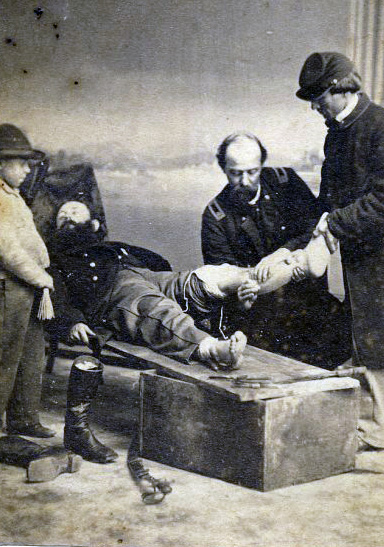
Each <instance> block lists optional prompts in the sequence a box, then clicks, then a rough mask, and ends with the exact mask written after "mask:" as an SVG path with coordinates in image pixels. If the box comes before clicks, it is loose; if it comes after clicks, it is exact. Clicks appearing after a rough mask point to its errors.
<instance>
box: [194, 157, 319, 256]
mask: <svg viewBox="0 0 384 547" xmlns="http://www.w3.org/2000/svg"><path fill="white" fill-rule="evenodd" d="M260 185H261V194H260V198H259V199H258V201H257V203H256V204H255V205H253V206H247V207H246V208H245V210H241V211H240V210H237V209H236V208H235V207H234V205H233V204H232V203H231V195H230V186H229V185H227V186H225V188H224V189H223V190H222V192H220V194H218V195H217V196H216V197H215V199H213V200H212V201H211V202H210V203H209V204H208V206H207V207H206V209H205V211H204V213H203V222H202V232H201V240H202V251H203V257H204V262H205V263H206V264H222V263H224V262H227V263H229V264H236V265H238V266H254V265H256V264H257V263H258V262H259V261H260V260H261V259H262V258H263V257H264V256H266V255H268V254H270V253H272V252H274V251H275V250H277V249H278V248H279V247H285V248H287V249H289V250H294V249H298V248H301V247H304V246H305V245H306V243H307V242H308V241H309V239H310V235H311V232H310V228H311V227H312V226H313V225H314V223H315V220H314V219H316V217H317V216H318V212H317V205H316V199H315V197H314V195H313V194H312V192H311V191H310V190H309V188H308V186H307V185H306V184H305V182H304V181H303V180H302V179H301V178H300V177H299V176H298V175H297V174H296V173H295V171H294V170H293V169H290V168H278V169H275V168H272V167H264V168H263V169H262V172H261V176H260Z"/></svg>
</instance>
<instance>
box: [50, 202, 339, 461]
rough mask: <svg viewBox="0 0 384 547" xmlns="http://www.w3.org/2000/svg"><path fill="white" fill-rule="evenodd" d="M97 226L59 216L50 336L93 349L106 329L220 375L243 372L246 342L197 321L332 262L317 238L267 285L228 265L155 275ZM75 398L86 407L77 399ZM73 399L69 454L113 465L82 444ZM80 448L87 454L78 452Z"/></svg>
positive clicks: (99, 449)
mask: <svg viewBox="0 0 384 547" xmlns="http://www.w3.org/2000/svg"><path fill="white" fill-rule="evenodd" d="M99 226H100V223H99V220H98V219H97V218H96V215H94V214H92V210H91V209H90V208H89V207H88V206H87V205H86V204H85V203H82V202H79V201H70V202H66V203H65V204H63V205H62V206H61V207H60V209H59V211H58V213H57V217H56V225H55V226H54V228H53V230H52V234H51V237H50V240H49V241H48V248H49V251H50V256H51V263H52V271H51V273H52V276H53V279H54V286H55V292H54V295H53V297H54V307H55V315H56V318H55V319H54V320H53V321H51V322H50V326H49V328H50V329H53V330H54V331H55V333H56V334H57V333H60V335H61V336H62V337H69V338H70V339H71V340H73V341H80V342H83V343H84V344H89V340H90V337H92V336H94V335H95V332H94V330H93V329H94V328H95V327H97V326H100V325H102V326H104V327H106V328H108V329H111V330H112V331H113V332H114V333H115V334H116V336H117V337H118V338H119V339H120V340H125V341H127V342H133V343H136V344H140V345H146V346H148V347H150V348H151V349H153V350H154V351H157V352H159V353H162V354H164V355H167V356H169V357H173V358H176V359H179V360H182V361H185V362H188V361H191V360H192V361H193V360H195V361H200V362H202V363H204V364H206V365H207V366H208V367H210V368H212V369H214V370H218V369H230V368H234V367H236V366H238V365H239V363H240V361H241V357H242V354H243V351H244V348H245V346H246V343H247V339H246V336H245V335H244V334H243V333H242V332H241V331H237V332H235V333H234V334H233V335H232V336H231V337H230V338H229V339H228V340H219V339H218V338H214V337H213V336H211V335H210V334H208V333H207V332H205V331H203V330H201V329H200V328H198V327H197V326H196V325H195V319H199V318H201V317H202V316H204V315H206V314H210V313H211V312H212V308H213V307H215V306H220V305H221V303H222V302H223V300H224V299H226V298H227V297H230V296H233V295H237V297H238V299H239V301H240V303H241V304H242V305H243V306H244V307H245V308H248V309H249V308H250V307H251V306H252V305H253V304H254V302H255V301H256V299H257V295H258V294H264V293H267V292H271V291H273V290H276V289H277V288H279V287H281V286H282V285H285V284H286V283H288V282H289V281H290V280H291V279H294V280H300V279H302V278H304V277H306V276H314V277H319V276H321V275H322V274H323V273H324V271H325V269H326V267H327V264H328V259H329V252H328V250H327V247H326V244H325V242H324V239H323V238H322V237H318V238H314V239H312V240H311V242H310V243H309V244H308V246H307V247H306V249H304V250H299V251H295V252H294V253H292V254H291V256H290V257H289V259H286V260H285V261H283V262H281V263H280V264H278V265H277V266H276V267H274V268H272V269H271V271H270V273H269V276H268V278H267V279H266V280H263V281H261V282H258V281H257V280H256V274H255V270H254V269H252V268H240V267H237V266H233V265H229V264H222V265H220V266H213V265H206V266H202V267H200V268H197V269H195V270H193V271H186V272H179V273H175V272H154V271H151V270H149V269H147V268H145V267H143V264H142V263H141V262H140V260H138V259H137V257H135V256H133V255H131V254H130V253H129V246H126V245H124V244H123V243H116V242H106V241H102V238H100V237H99V234H98V230H99ZM100 239H101V240H100ZM91 368H92V367H91ZM72 384H73V385H74V384H75V383H74V382H72V383H71V378H70V385H72ZM72 395H73V396H72ZM72 395H71V397H72V399H74V400H76V401H77V406H79V407H81V405H80V403H79V400H78V396H76V394H75V395H74V394H72ZM70 399H71V398H69V400H68V402H67V415H66V426H65V434H64V444H65V446H66V447H67V448H68V449H71V450H73V451H74V452H76V453H80V454H81V455H82V456H83V457H86V458H87V459H90V460H91V461H99V462H100V463H106V462H107V461H113V459H114V458H115V456H116V455H115V454H113V453H112V452H113V451H111V449H108V448H107V447H104V446H103V445H100V444H99V445H97V444H94V445H93V446H90V445H89V443H88V440H89V439H85V440H84V438H83V440H82V441H81V439H80V437H81V436H83V437H84V435H83V433H81V431H80V429H81V427H80V425H81V417H79V416H77V414H76V412H75V411H74V409H73V408H72V407H73V406H74V405H71V400H70ZM88 434H89V432H88V433H87V435H88ZM81 442H83V443H84V447H83V449H80V448H79V446H80V444H81ZM87 443H88V444H87ZM79 450H80V451H79ZM106 450H107V451H106ZM108 450H109V452H108Z"/></svg>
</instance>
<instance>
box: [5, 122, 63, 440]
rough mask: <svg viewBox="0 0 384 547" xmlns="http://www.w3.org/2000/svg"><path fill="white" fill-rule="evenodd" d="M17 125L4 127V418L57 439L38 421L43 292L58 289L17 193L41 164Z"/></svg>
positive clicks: (16, 429) (14, 429)
mask: <svg viewBox="0 0 384 547" xmlns="http://www.w3.org/2000/svg"><path fill="white" fill-rule="evenodd" d="M43 157H44V154H43V153H42V152H39V151H37V150H33V149H32V147H31V145H30V143H29V141H28V139H27V138H26V136H25V135H24V134H23V133H22V132H21V131H20V130H19V129H18V128H17V127H15V126H13V125H10V124H3V125H0V342H1V344H0V419H1V418H2V417H3V414H4V411H6V416H7V421H6V423H7V431H8V433H16V434H21V435H28V436H31V437H52V436H53V435H54V434H55V433H54V432H53V431H51V430H50V429H48V428H46V427H43V426H42V425H41V424H40V420H39V405H40V396H41V376H42V369H43V366H44V337H43V328H42V322H41V321H39V320H38V317H37V314H38V307H39V301H40V298H41V296H42V292H43V291H42V289H44V288H48V289H50V290H51V289H53V281H52V278H51V276H50V275H49V274H48V273H47V272H46V271H45V269H46V268H47V267H48V266H49V258H48V252H47V249H46V247H45V244H44V242H43V240H42V239H41V237H40V235H39V234H38V232H37V230H36V227H35V225H34V223H33V218H32V213H31V211H30V210H29V208H28V207H27V205H26V204H25V202H24V200H23V199H22V198H21V196H20V194H19V190H18V188H19V187H20V186H21V184H22V183H23V181H24V179H25V177H26V176H27V174H28V173H29V172H30V167H29V165H28V160H32V159H34V160H38V159H42V158H43Z"/></svg>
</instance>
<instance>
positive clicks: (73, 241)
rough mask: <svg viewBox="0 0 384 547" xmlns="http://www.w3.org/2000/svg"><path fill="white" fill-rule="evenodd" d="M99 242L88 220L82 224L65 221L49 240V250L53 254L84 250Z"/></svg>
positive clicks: (98, 237)
mask: <svg viewBox="0 0 384 547" xmlns="http://www.w3.org/2000/svg"><path fill="white" fill-rule="evenodd" d="M99 242H100V236H99V235H98V233H97V232H96V233H95V232H94V230H93V225H92V222H91V221H90V220H88V221H87V222H84V223H82V224H74V223H73V222H71V221H66V222H64V224H63V225H62V226H61V227H60V228H57V229H56V231H55V233H54V234H53V237H52V238H51V244H50V245H49V247H50V250H51V251H52V252H53V253H57V252H68V251H71V250H75V249H79V248H81V249H84V248H87V247H89V246H90V245H94V244H96V243H99Z"/></svg>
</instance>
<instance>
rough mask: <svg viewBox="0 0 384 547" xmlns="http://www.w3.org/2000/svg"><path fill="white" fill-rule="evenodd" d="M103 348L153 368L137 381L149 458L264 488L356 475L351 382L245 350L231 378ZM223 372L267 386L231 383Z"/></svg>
mask: <svg viewBox="0 0 384 547" xmlns="http://www.w3.org/2000/svg"><path fill="white" fill-rule="evenodd" d="M106 347H107V348H108V350H112V351H114V352H116V353H118V354H119V355H120V356H121V357H124V359H123V362H126V364H127V366H139V367H140V368H144V369H145V368H148V369H152V370H150V371H143V372H142V373H141V378H140V393H141V414H140V437H141V439H140V448H141V454H142V456H143V457H145V458H148V459H152V460H156V461H159V462H162V463H165V464H168V465H171V466H175V467H179V468H182V469H186V470H190V471H195V472H199V473H202V474H204V475H207V476H212V477H216V478H220V479H223V480H226V481H229V482H234V483H237V484H240V485H243V486H248V487H252V488H257V489H259V490H263V491H266V490H272V489H275V488H279V487H283V486H288V485H293V484H298V483H303V482H308V481H312V480H315V479H321V478H324V477H328V476H330V475H335V474H339V473H344V472H346V471H350V470H352V469H353V468H354V465H355V454H356V449H357V435H356V426H357V420H358V415H359V382H358V381H357V380H355V379H352V378H349V377H332V374H334V373H332V371H327V370H324V369H320V368H318V367H314V366H311V365H307V364H305V363H301V362H299V361H296V360H293V359H289V358H287V357H282V356H279V355H275V354H272V353H269V352H267V351H264V350H260V349H258V348H254V347H250V346H248V347H247V349H246V351H245V354H244V360H243V363H242V365H241V368H240V369H239V370H236V371H232V372H230V373H215V372H213V371H211V370H209V369H208V368H206V367H204V366H202V365H200V364H198V363H195V364H192V365H188V364H183V363H179V362H177V361H175V360H173V359H170V358H168V357H165V356H163V355H159V354H158V353H155V352H153V351H151V350H150V349H148V348H144V347H141V346H135V345H132V344H127V343H122V342H116V341H110V342H108V343H107V345H106ZM228 375H230V376H233V377H236V376H245V375H246V376H248V377H253V378H260V377H263V378H265V379H266V378H268V379H269V381H270V382H272V384H266V385H265V386H261V387H259V388H257V387H250V386H238V385H233V383H232V381H231V380H229V379H225V378H223V376H228ZM215 377H216V378H215ZM312 378H313V379H312ZM255 383H256V382H255Z"/></svg>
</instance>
